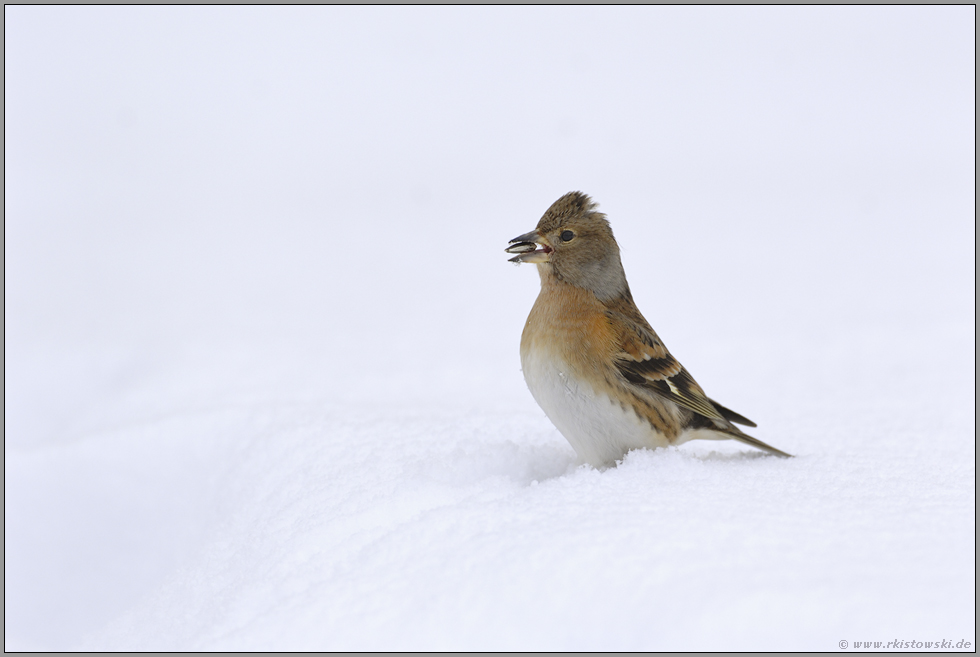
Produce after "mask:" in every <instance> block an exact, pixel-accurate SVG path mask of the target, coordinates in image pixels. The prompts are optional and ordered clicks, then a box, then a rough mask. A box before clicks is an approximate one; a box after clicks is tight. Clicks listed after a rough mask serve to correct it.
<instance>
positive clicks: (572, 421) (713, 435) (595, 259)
mask: <svg viewBox="0 0 980 657" xmlns="http://www.w3.org/2000/svg"><path fill="white" fill-rule="evenodd" d="M596 207H597V206H596V204H595V203H594V202H593V201H592V199H591V198H589V197H588V196H587V195H585V194H583V193H582V192H570V193H568V194H565V195H564V196H562V197H561V198H560V199H558V200H557V201H555V202H554V204H552V206H551V207H550V208H548V211H547V212H545V213H544V216H543V217H541V221H539V222H538V226H537V228H535V229H534V230H532V231H531V232H530V233H525V234H524V235H521V236H520V237H515V238H514V239H512V240H511V241H510V246H508V247H507V249H506V251H507V252H508V253H516V254H518V255H516V256H515V257H513V258H511V259H510V261H511V262H516V263H522V262H528V263H534V264H536V265H537V266H538V274H539V275H540V276H541V292H540V294H538V298H537V300H536V301H535V302H534V307H533V308H531V314H530V315H529V316H528V318H527V324H526V325H525V326H524V333H523V334H522V335H521V367H522V369H523V370H524V380H525V381H526V382H527V387H528V388H529V389H530V390H531V394H532V395H533V396H534V399H535V401H537V402H538V405H539V406H541V408H542V409H543V410H544V412H545V414H546V415H547V416H548V418H549V419H550V420H551V421H552V422H553V423H554V425H555V426H556V427H557V428H558V430H559V431H560V432H561V433H562V435H563V436H565V438H566V439H567V440H568V442H569V443H571V445H572V447H573V448H574V449H575V452H576V453H577V454H578V455H579V458H581V459H582V460H583V461H585V462H586V463H590V464H591V465H593V466H595V467H606V466H610V465H612V464H614V463H615V462H616V461H618V460H620V459H622V458H623V456H624V455H625V454H626V453H627V452H628V451H629V450H631V449H638V448H641V447H651V448H654V447H666V446H667V445H679V444H681V443H684V442H687V441H688V440H692V439H695V438H707V439H712V440H720V439H735V440H739V441H741V442H743V443H746V444H748V445H752V446H753V447H757V448H759V449H762V450H765V451H767V452H770V453H772V454H777V455H779V456H790V455H789V454H787V453H785V452H783V451H780V450H778V449H776V448H775V447H770V446H769V445H767V444H765V443H764V442H762V441H760V440H757V439H755V438H753V437H752V436H749V435H747V434H744V433H742V432H741V431H740V430H739V429H738V428H737V427H736V426H735V424H733V423H737V424H742V425H745V426H749V427H754V426H756V424H755V423H754V422H752V421H751V420H749V419H747V418H745V417H743V416H741V415H739V414H738V413H736V412H735V411H732V410H730V409H728V408H725V407H724V406H722V405H721V404H719V403H718V402H716V401H714V400H712V399H709V398H708V397H707V396H706V395H705V394H704V391H703V390H702V389H701V386H699V385H698V384H697V382H695V380H694V378H693V377H691V375H690V374H689V373H688V372H687V370H686V369H684V367H683V366H682V365H681V364H680V363H679V362H677V359H675V358H674V357H673V356H671V355H670V352H668V351H667V348H666V347H665V346H664V343H663V342H662V341H661V340H660V338H659V337H658V336H657V334H656V332H654V330H653V329H652V328H651V327H650V324H649V323H647V320H646V319H644V318H643V315H642V314H640V311H639V309H638V308H637V307H636V304H635V303H634V302H633V295H632V294H631V293H630V288H629V285H628V284H627V282H626V273H625V272H624V271H623V265H622V262H621V261H620V257H619V245H618V244H617V243H616V238H614V237H613V233H612V228H610V226H609V222H608V221H607V220H606V216H605V215H604V214H602V213H601V212H598V211H596ZM539 246H540V248H538V247H539Z"/></svg>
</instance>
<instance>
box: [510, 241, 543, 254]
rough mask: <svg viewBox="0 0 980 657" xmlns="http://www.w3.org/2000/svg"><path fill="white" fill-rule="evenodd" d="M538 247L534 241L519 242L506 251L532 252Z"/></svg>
mask: <svg viewBox="0 0 980 657" xmlns="http://www.w3.org/2000/svg"><path fill="white" fill-rule="evenodd" d="M536 248H538V245H537V244H535V243H534V242H518V243H517V244H511V245H510V246H508V247H507V248H506V249H504V251H506V252H507V253H530V252H531V251H534V250H535V249H536Z"/></svg>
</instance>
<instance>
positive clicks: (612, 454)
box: [521, 350, 669, 467]
mask: <svg viewBox="0 0 980 657" xmlns="http://www.w3.org/2000/svg"><path fill="white" fill-rule="evenodd" d="M521 365H522V367H523V369H524V380H525V381H526V382H527V387H528V388H529V389H530V390H531V394H532V395H533V396H534V400H535V401H536V402H538V405H539V406H540V407H541V408H542V409H543V410H544V412H545V414H546V415H547V416H548V419H550V420H551V421H552V423H554V425H555V426H556V427H557V428H558V431H560V432H561V434H562V435H563V436H565V439H566V440H568V442H569V443H570V444H571V445H572V447H573V448H574V449H575V452H576V453H577V454H578V456H579V458H581V459H582V460H583V461H585V462H586V463H590V464H592V465H593V466H596V467H599V466H604V465H612V464H613V463H615V462H616V461H617V460H619V459H621V458H623V456H624V455H625V454H626V452H628V451H629V450H631V449H637V448H640V447H665V446H667V445H668V444H669V443H668V442H667V439H666V437H664V436H663V435H661V434H660V433H659V432H657V431H654V429H653V428H652V427H651V426H650V425H649V424H648V423H647V422H645V421H644V420H641V419H640V418H639V417H637V415H636V414H635V413H634V412H633V411H632V410H626V411H624V410H623V408H622V407H621V406H620V404H619V403H618V402H614V401H613V400H612V399H611V398H610V397H609V396H608V395H606V394H605V393H602V392H596V390H595V389H593V387H592V386H590V385H588V384H587V383H585V382H583V381H581V380H577V379H573V378H571V377H569V376H568V374H567V372H568V368H566V367H564V366H563V364H562V363H560V362H559V361H556V360H554V359H553V358H546V357H542V354H541V353H540V352H538V351H535V350H530V351H528V352H527V353H525V354H522V358H521Z"/></svg>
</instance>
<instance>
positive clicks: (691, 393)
mask: <svg viewBox="0 0 980 657" xmlns="http://www.w3.org/2000/svg"><path fill="white" fill-rule="evenodd" d="M610 315H611V316H610V319H612V320H613V322H612V323H613V325H614V326H617V327H619V328H620V330H621V334H620V336H619V347H620V351H619V353H617V354H616V367H617V368H618V369H619V372H620V374H622V375H623V377H624V378H625V379H626V380H627V381H629V382H630V383H631V384H633V385H635V386H639V387H641V388H643V389H644V390H649V391H651V392H653V393H656V394H657V395H659V396H661V397H663V398H664V399H669V400H670V401H672V402H674V403H675V404H677V405H678V406H682V407H683V408H686V409H688V410H690V411H694V412H695V413H698V414H700V415H703V416H704V417H706V418H710V419H712V420H719V421H721V422H722V423H725V424H727V423H728V420H727V419H726V417H725V416H724V415H723V414H722V412H720V411H719V410H718V409H717V408H715V405H714V404H713V403H712V401H711V400H710V399H708V397H707V396H706V395H705V394H704V390H702V389H701V386H699V385H698V383H697V381H695V380H694V378H693V377H692V376H691V375H690V373H689V372H688V371H687V370H686V369H684V367H683V366H682V365H681V364H680V363H679V362H677V359H676V358H674V357H673V356H671V355H670V352H668V351H667V348H666V347H665V346H664V345H663V343H662V342H661V341H660V338H659V337H658V336H657V334H656V333H655V332H654V330H653V329H652V328H650V325H649V324H647V323H646V320H644V319H643V318H642V316H640V317H639V318H635V317H630V316H629V315H626V314H623V313H618V312H616V311H610ZM617 315H618V316H617ZM725 410H726V411H727V410H728V409H725ZM729 413H732V414H733V415H737V414H735V413H733V412H732V411H729ZM738 417H739V418H740V419H745V418H742V416H740V415H739V416H738Z"/></svg>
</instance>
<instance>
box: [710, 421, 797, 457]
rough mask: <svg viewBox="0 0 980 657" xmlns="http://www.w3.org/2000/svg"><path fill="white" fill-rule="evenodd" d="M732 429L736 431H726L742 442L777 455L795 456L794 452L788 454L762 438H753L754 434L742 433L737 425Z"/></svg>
mask: <svg viewBox="0 0 980 657" xmlns="http://www.w3.org/2000/svg"><path fill="white" fill-rule="evenodd" d="M732 429H734V431H725V433H726V434H727V435H729V436H731V437H732V438H734V439H735V440H738V441H740V442H743V443H745V444H746V445H752V446H753V447H755V448H757V449H761V450H762V451H764V452H769V453H770V454H775V455H776V456H784V457H786V458H793V455H792V454H787V453H786V452H784V451H783V450H781V449H776V448H775V447H772V446H771V445H767V444H765V443H764V442H762V441H761V440H759V439H758V438H753V437H752V436H750V435H748V434H747V433H742V432H741V431H739V430H738V429H736V428H735V427H732Z"/></svg>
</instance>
